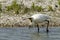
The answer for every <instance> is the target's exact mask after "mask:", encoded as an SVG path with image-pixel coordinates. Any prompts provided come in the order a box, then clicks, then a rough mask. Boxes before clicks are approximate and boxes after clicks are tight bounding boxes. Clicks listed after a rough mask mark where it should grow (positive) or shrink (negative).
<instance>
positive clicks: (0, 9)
mask: <svg viewBox="0 0 60 40" xmlns="http://www.w3.org/2000/svg"><path fill="white" fill-rule="evenodd" d="M1 11H2V4H0V12H1Z"/></svg>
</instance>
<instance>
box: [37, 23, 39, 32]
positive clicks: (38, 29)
mask: <svg viewBox="0 0 60 40" xmlns="http://www.w3.org/2000/svg"><path fill="white" fill-rule="evenodd" d="M37 28H38V33H39V25H38V24H37Z"/></svg>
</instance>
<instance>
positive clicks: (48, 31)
mask: <svg viewBox="0 0 60 40" xmlns="http://www.w3.org/2000/svg"><path fill="white" fill-rule="evenodd" d="M47 22H48V23H47V28H46V32H49V30H48V26H49V21H48V20H47Z"/></svg>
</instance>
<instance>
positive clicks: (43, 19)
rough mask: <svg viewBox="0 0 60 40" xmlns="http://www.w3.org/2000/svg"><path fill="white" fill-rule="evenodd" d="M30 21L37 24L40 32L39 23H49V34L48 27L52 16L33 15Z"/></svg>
mask: <svg viewBox="0 0 60 40" xmlns="http://www.w3.org/2000/svg"><path fill="white" fill-rule="evenodd" d="M28 19H29V20H30V22H31V23H32V24H33V23H36V24H37V28H38V32H39V26H38V23H42V22H47V28H46V32H49V30H48V26H49V22H50V21H49V20H50V16H49V15H46V14H34V15H32V16H31V17H30V18H28Z"/></svg>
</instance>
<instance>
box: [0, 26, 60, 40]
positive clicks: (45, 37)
mask: <svg viewBox="0 0 60 40" xmlns="http://www.w3.org/2000/svg"><path fill="white" fill-rule="evenodd" d="M45 29H46V28H40V33H38V32H37V28H31V29H29V28H28V27H20V28H0V40H60V27H52V28H49V30H50V31H49V33H48V34H47V33H46V30H45Z"/></svg>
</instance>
